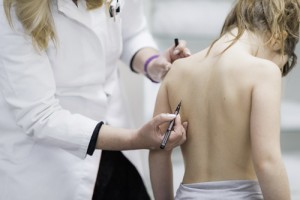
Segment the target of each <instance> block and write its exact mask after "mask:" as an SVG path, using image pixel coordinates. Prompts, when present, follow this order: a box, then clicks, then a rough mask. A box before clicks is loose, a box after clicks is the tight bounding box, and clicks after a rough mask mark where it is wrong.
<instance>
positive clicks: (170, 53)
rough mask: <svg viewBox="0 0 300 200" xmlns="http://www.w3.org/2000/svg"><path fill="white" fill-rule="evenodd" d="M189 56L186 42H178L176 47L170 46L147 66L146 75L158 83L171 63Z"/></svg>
mask: <svg viewBox="0 0 300 200" xmlns="http://www.w3.org/2000/svg"><path fill="white" fill-rule="evenodd" d="M190 55H191V52H190V50H189V49H188V48H187V47H186V41H184V40H180V41H179V43H178V45H177V46H175V45H172V46H171V47H169V48H168V49H167V50H165V52H164V53H162V54H161V55H160V56H159V57H157V58H156V59H153V60H152V61H151V62H150V63H149V64H148V69H147V71H148V75H149V76H150V77H151V79H152V80H154V81H156V82H160V81H161V80H163V79H164V77H165V76H166V74H167V73H168V71H169V70H170V69H171V66H172V63H173V62H174V61H175V60H177V59H179V58H185V57H188V56H190Z"/></svg>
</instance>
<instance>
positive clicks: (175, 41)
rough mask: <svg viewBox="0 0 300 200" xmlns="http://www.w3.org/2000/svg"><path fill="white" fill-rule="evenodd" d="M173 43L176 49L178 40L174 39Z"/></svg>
mask: <svg viewBox="0 0 300 200" xmlns="http://www.w3.org/2000/svg"><path fill="white" fill-rule="evenodd" d="M174 43H175V47H177V46H178V44H179V40H178V38H175V39H174Z"/></svg>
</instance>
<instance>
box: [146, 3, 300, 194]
mask: <svg viewBox="0 0 300 200" xmlns="http://www.w3.org/2000/svg"><path fill="white" fill-rule="evenodd" d="M299 17H300V3H299V1H298V0H255V1H252V0H238V1H236V3H235V4H234V6H233V9H232V10H231V12H230V13H229V14H228V16H227V18H226V21H225V23H224V25H223V29H222V32H221V35H220V37H219V38H218V39H217V40H216V41H215V42H214V43H212V45H210V46H209V47H208V48H207V49H204V50H203V51H200V52H199V53H196V54H194V55H192V56H190V57H189V58H184V59H181V60H178V61H176V62H175V63H174V64H173V67H172V69H171V71H170V72H169V73H168V74H167V76H166V78H165V79H164V81H163V83H162V85H161V87H160V90H159V93H158V96H157V102H156V107H155V112H154V115H157V114H158V113H164V112H172V111H174V110H175V108H176V106H177V104H178V102H180V101H181V102H182V103H181V111H180V114H181V118H182V120H184V121H188V123H189V129H188V133H187V135H188V140H187V142H186V143H184V144H183V145H181V152H182V155H183V160H184V166H185V172H184V176H183V180H182V184H181V185H180V186H179V188H178V190H177V193H176V196H175V199H178V200H179V199H195V200H220V199H222V200H250V199H251V200H258V199H265V200H289V199H290V198H291V197H290V189H289V183H288V177H287V173H286V170H285V167H284V163H283V161H282V158H281V149H280V98H281V79H282V76H285V75H287V74H288V72H290V70H291V69H292V68H293V67H294V66H295V63H296V58H297V57H296V55H295V53H294V51H295V46H296V44H297V43H298V39H299ZM180 77H184V80H183V79H182V80H181V81H178V79H179V78H180ZM165 128H166V126H165V125H163V126H162V127H161V129H162V130H164V129H165ZM170 156H171V151H169V152H163V151H160V150H153V151H151V153H150V172H151V181H152V187H153V190H154V196H155V199H156V200H163V199H165V200H170V199H173V198H174V196H173V185H172V169H171V167H172V165H171V158H170Z"/></svg>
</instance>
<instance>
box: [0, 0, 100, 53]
mask: <svg viewBox="0 0 300 200" xmlns="http://www.w3.org/2000/svg"><path fill="white" fill-rule="evenodd" d="M51 1H52V0H3V3H4V10H5V14H6V17H7V19H8V21H9V23H10V25H11V26H13V23H12V18H11V10H12V7H14V10H15V13H16V16H17V17H18V20H19V21H20V22H21V24H22V25H23V27H24V30H25V32H26V34H28V35H30V36H31V37H32V41H33V45H34V46H35V47H37V49H39V50H41V51H42V50H45V49H46V48H47V47H48V43H49V41H50V40H52V41H56V34H55V29H54V23H53V18H52V14H51V8H50V6H51ZM103 1H104V0H86V5H87V8H88V9H94V8H98V7H101V6H102V4H103Z"/></svg>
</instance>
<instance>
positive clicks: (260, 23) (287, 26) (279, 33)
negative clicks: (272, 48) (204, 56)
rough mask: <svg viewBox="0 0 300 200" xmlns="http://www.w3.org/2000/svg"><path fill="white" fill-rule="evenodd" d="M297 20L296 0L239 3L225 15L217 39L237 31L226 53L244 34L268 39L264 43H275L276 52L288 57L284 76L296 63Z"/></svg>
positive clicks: (299, 6)
mask: <svg viewBox="0 0 300 200" xmlns="http://www.w3.org/2000/svg"><path fill="white" fill-rule="evenodd" d="M299 18H300V2H299V0H238V1H237V2H236V4H235V5H234V7H233V8H232V10H231V11H230V13H229V14H228V16H227V18H226V20H225V22H224V25H223V28H222V31H221V34H220V37H219V38H218V39H217V40H219V39H220V38H221V37H222V36H224V35H225V34H226V33H228V32H230V31H231V30H232V29H233V28H237V29H238V33H237V36H236V37H235V39H234V40H233V41H232V43H231V44H230V45H229V46H228V47H227V48H226V49H225V50H224V51H226V50H227V49H228V48H230V47H231V46H232V45H233V44H234V43H235V42H236V41H237V40H238V39H239V38H240V37H241V36H242V34H243V33H244V32H245V31H251V32H253V33H257V34H259V35H262V36H264V37H267V41H266V44H268V43H269V44H276V45H277V46H278V47H279V48H278V52H279V53H280V54H281V55H284V54H286V55H288V57H289V60H290V61H289V62H288V63H287V64H286V65H285V66H284V68H283V73H282V74H283V76H285V75H286V74H287V73H288V72H289V71H290V70H291V69H292V68H293V67H294V66H295V64H296V60H297V56H296V54H295V53H294V51H295V47H296V44H297V43H298V40H299ZM217 40H215V41H214V42H213V43H212V45H211V47H210V49H211V48H212V46H213V45H214V44H215V42H216V41H217Z"/></svg>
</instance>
